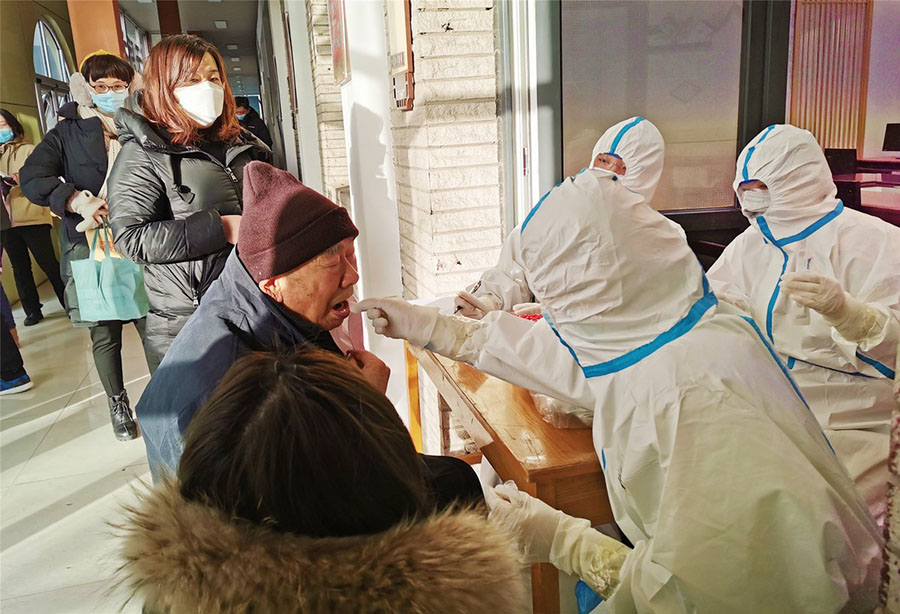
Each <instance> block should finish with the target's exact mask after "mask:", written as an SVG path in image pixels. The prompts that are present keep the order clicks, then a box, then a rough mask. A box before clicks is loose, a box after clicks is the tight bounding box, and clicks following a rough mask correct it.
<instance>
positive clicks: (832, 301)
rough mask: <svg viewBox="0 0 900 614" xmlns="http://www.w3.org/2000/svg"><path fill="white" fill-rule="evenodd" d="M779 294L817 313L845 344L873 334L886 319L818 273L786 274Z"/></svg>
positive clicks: (875, 333) (876, 332) (832, 280)
mask: <svg viewBox="0 0 900 614" xmlns="http://www.w3.org/2000/svg"><path fill="white" fill-rule="evenodd" d="M781 289H782V291H783V292H784V293H785V294H786V295H788V296H790V297H791V300H793V301H794V302H795V303H799V304H800V305H804V306H806V307H809V308H810V309H812V310H814V311H817V312H818V313H820V314H821V315H822V317H823V318H825V321H826V322H828V323H829V324H831V325H832V326H833V327H834V328H835V329H836V330H837V331H838V332H839V333H840V334H841V335H843V336H844V338H845V339H847V340H848V341H854V342H861V341H863V340H865V339H867V338H869V337H872V336H874V335H877V334H878V333H879V332H880V331H881V329H882V327H883V326H884V324H885V320H886V318H885V317H884V315H883V314H882V313H881V312H880V311H879V310H877V309H873V308H871V307H869V306H868V305H866V304H865V303H862V302H860V301H858V300H856V299H855V298H853V297H852V296H851V295H850V294H848V293H847V292H844V289H843V288H841V284H840V283H839V282H838V281H837V280H836V279H832V278H830V277H826V276H824V275H819V274H818V273H788V274H787V275H785V276H784V277H783V278H782V280H781Z"/></svg>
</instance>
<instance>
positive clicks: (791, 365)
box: [787, 356, 797, 370]
mask: <svg viewBox="0 0 900 614" xmlns="http://www.w3.org/2000/svg"><path fill="white" fill-rule="evenodd" d="M795 364H797V359H796V358H794V357H793V356H788V359H787V368H788V369H789V370H790V369H793V368H794V365H795Z"/></svg>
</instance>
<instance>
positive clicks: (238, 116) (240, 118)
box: [235, 113, 247, 122]
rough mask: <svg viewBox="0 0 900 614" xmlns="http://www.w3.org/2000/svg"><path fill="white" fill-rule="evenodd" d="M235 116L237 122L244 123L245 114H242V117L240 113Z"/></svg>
mask: <svg viewBox="0 0 900 614" xmlns="http://www.w3.org/2000/svg"><path fill="white" fill-rule="evenodd" d="M235 115H237V118H238V121H239V122H242V121H244V118H245V117H247V114H246V113H244V114H243V115H241V114H240V113H235Z"/></svg>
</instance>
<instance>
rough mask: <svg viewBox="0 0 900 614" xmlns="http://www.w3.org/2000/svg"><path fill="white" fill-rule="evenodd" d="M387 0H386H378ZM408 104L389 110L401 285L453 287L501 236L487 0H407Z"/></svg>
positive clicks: (425, 292) (426, 291)
mask: <svg viewBox="0 0 900 614" xmlns="http://www.w3.org/2000/svg"><path fill="white" fill-rule="evenodd" d="M388 1H390V0H388ZM412 32H413V54H414V66H415V82H416V85H415V107H414V109H413V110H412V111H410V112H403V111H399V110H396V109H395V110H393V111H392V113H391V125H392V133H393V151H394V168H395V173H396V178H397V201H398V202H397V205H398V209H399V217H400V252H401V261H402V267H403V287H404V291H405V293H406V295H407V296H408V297H419V298H424V297H433V296H437V295H441V294H447V293H450V292H453V291H456V290H459V289H461V288H463V287H464V286H465V285H467V284H470V283H473V282H474V281H475V280H477V279H478V277H479V275H480V273H481V272H482V271H483V270H484V269H486V268H487V267H489V266H492V265H493V264H494V263H496V262H497V258H498V256H499V253H500V245H501V242H502V238H503V229H502V219H503V216H502V203H501V187H500V186H501V176H500V168H501V165H500V145H499V140H500V126H499V119H498V116H497V108H498V105H497V75H496V73H497V70H496V60H495V51H496V48H495V37H494V3H493V1H492V0H412Z"/></svg>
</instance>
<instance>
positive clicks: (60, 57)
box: [32, 19, 69, 81]
mask: <svg viewBox="0 0 900 614" xmlns="http://www.w3.org/2000/svg"><path fill="white" fill-rule="evenodd" d="M34 29H35V33H37V32H40V35H41V36H40V38H41V54H42V56H43V61H44V67H45V68H46V69H47V72H48V73H52V72H53V70H52V69H51V64H50V50H49V48H48V41H47V34H49V35H50V41H52V43H53V46H54V47H55V54H56V55H57V58H56V61H57V65H58V66H60V67H61V68H65V69H66V70H68V69H69V64H68V62H67V61H66V54H65V52H64V51H63V48H62V45H61V44H60V42H59V39H58V38H57V37H56V33H55V32H54V31H53V28H51V27H50V24H49V23H47V22H46V21H44V20H43V19H38V20H37V23H36V24H35V26H34ZM33 44H34V42H33V38H32V45H33ZM33 59H34V58H33V57H32V61H33ZM34 68H35V74H36V75H38V76H41V77H46V78H48V79H54V80H55V81H60V79H57V77H56V75H53V74H42V73H38V72H37V67H34ZM65 76H66V77H68V75H65Z"/></svg>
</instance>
